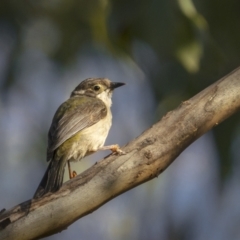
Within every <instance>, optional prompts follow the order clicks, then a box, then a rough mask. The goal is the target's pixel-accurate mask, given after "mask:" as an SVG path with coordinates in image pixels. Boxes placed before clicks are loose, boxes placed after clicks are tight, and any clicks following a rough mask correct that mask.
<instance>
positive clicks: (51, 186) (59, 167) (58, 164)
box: [33, 159, 66, 199]
mask: <svg viewBox="0 0 240 240" xmlns="http://www.w3.org/2000/svg"><path fill="white" fill-rule="evenodd" d="M65 165H66V161H64V160H63V159H59V160H54V159H52V161H51V162H50V163H49V165H48V168H47V170H46V172H45V174H44V176H43V178H42V180H41V182H40V184H39V186H38V188H37V190H36V192H35V193H34V196H33V198H35V199H36V198H40V197H42V196H43V195H45V194H46V193H48V192H56V191H58V190H59V188H60V187H61V186H62V184H63V176H64V170H65Z"/></svg>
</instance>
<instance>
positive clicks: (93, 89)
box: [34, 78, 124, 198]
mask: <svg viewBox="0 0 240 240" xmlns="http://www.w3.org/2000/svg"><path fill="white" fill-rule="evenodd" d="M122 85H124V84H123V83H114V82H111V81H110V80H108V79H105V78H96V79H86V80H84V81H83V82H81V83H80V84H79V85H78V86H77V87H76V88H75V90H74V91H73V92H72V94H71V96H70V98H69V99H68V100H67V101H66V102H64V103H63V104H62V105H61V106H60V107H59V108H58V109H57V111H56V113H55V115H54V117H53V120H52V124H51V127H50V129H49V132H48V148H47V161H50V163H49V166H48V168H47V171H46V173H45V175H44V177H43V179H42V181H41V182H40V185H39V187H38V189H37V190H36V192H35V194H34V198H39V197H41V196H43V195H44V194H46V193H48V192H55V191H57V190H58V189H59V188H60V187H61V186H62V183H63V175H64V169H65V166H66V163H67V161H78V160H81V159H82V158H83V157H84V156H86V155H89V154H91V153H93V152H95V151H97V150H98V149H99V148H101V147H103V145H104V142H105V140H106V137H107V135H108V132H109V129H110V127H111V123H112V114H111V110H110V107H111V103H112V102H111V96H112V91H113V89H114V88H117V87H120V86H122Z"/></svg>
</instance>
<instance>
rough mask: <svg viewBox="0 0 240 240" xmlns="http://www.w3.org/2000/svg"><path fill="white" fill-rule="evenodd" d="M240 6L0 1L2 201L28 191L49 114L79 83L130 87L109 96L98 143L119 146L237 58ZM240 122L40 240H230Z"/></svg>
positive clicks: (6, 203)
mask: <svg viewBox="0 0 240 240" xmlns="http://www.w3.org/2000/svg"><path fill="white" fill-rule="evenodd" d="M239 10H240V1H237V0H220V1H219V0H211V1H208V0H195V1H192V0H170V1H160V0H158V1H157V0H138V1H137V0H127V1H126V0H121V1H120V0H114V1H110V0H109V1H108V0H89V1H76V0H75V1H74V0H68V1H64V0H40V1H31V0H23V1H14V0H1V2H0V209H2V208H7V209H9V208H11V207H13V206H15V205H16V204H19V203H21V202H23V201H26V200H28V199H30V198H31V197H32V196H33V194H34V192H35V190H36V188H37V186H38V184H39V182H40V180H41V178H42V176H43V174H44V172H45V170H46V168H47V162H46V159H45V155H46V145H47V132H48V129H49V127H50V124H51V120H52V117H53V114H54V113H55V111H56V109H57V107H58V106H59V105H60V104H61V103H62V102H63V101H65V100H66V99H67V98H68V97H69V95H70V93H71V91H72V90H73V89H74V88H75V87H76V86H77V85H78V84H79V83H80V82H81V81H82V80H84V79H85V78H88V77H107V78H109V79H111V80H112V81H120V82H125V83H126V84H127V85H126V86H124V87H123V88H119V89H117V90H116V91H115V92H114V96H113V106H112V109H113V126H112V129H111V131H110V134H109V136H108V138H107V142H106V143H107V144H115V143H118V144H119V145H124V144H126V143H127V142H128V141H130V140H132V139H133V138H134V137H136V136H138V135H140V134H141V133H142V132H143V131H144V130H145V129H146V128H148V127H150V126H151V125H152V124H153V123H154V122H156V121H158V120H159V119H160V118H161V117H162V116H163V115H164V114H166V113H167V112H168V111H170V110H172V109H174V108H175V107H177V106H178V105H179V104H180V103H181V102H182V101H184V100H187V99H188V98H190V97H192V96H193V95H195V94H196V93H198V92H199V91H201V90H202V89H204V88H205V87H207V86H208V85H210V84H211V83H213V82H215V81H216V80H218V79H219V78H221V77H223V76H224V75H226V74H227V73H229V72H230V71H232V70H233V69H235V68H236V67H238V66H239V65H240V31H239V27H240V14H239ZM239 122H240V114H239V113H238V114H235V115H234V116H232V117H231V118H229V119H227V120H226V121H225V122H224V123H222V124H220V125H219V126H218V127H216V128H215V129H213V131H211V132H210V133H207V134H206V135H204V136H203V137H202V138H200V139H199V140H197V141H196V142H195V143H194V144H192V145H191V146H190V147H189V148H187V149H186V150H185V151H184V152H183V153H182V154H181V155H180V156H179V157H178V159H177V160H176V161H175V162H174V163H173V164H172V165H171V166H170V167H169V168H168V169H167V170H166V171H165V172H164V173H163V174H161V175H160V176H159V177H158V178H157V179H154V180H152V181H150V182H148V183H145V184H143V185H141V186H138V187H137V188H135V189H133V190H131V191H129V192H127V193H124V194H122V195H121V196H119V197H117V198H116V199H113V200H112V201H111V202H109V203H107V204H105V205H104V206H102V207H101V208H100V209H98V210H97V211H95V212H93V213H92V214H90V215H88V216H86V217H84V218H82V219H80V220H78V221H77V222H75V223H74V224H72V225H71V226H70V227H69V228H68V229H67V230H65V231H63V232H61V233H59V234H57V235H54V236H51V237H48V238H46V239H49V240H50V239H51V240H56V239H60V240H61V239H85V240H88V239H90V240H92V239H98V240H110V239H114V240H121V239H131V240H157V239H162V240H190V239H194V240H203V239H204V240H206V239H211V240H225V239H231V240H235V239H236V240H237V239H238V240H239V239H240V228H239V225H240V184H239V183H240V161H239V160H240V159H239V158H240V157H239V156H240V148H239V146H240V124H239ZM107 154H109V152H102V153H96V154H94V155H93V156H90V157H88V158H86V159H84V160H82V161H81V162H79V163H76V164H74V165H73V168H74V169H76V170H77V172H78V173H80V172H82V171H84V170H85V169H87V168H88V167H90V166H91V165H93V164H94V163H95V162H96V161H97V160H99V159H101V158H102V157H103V156H105V155H107ZM65 180H66V181H67V180H68V178H67V176H66V177H65ZM39 227H41V226H39Z"/></svg>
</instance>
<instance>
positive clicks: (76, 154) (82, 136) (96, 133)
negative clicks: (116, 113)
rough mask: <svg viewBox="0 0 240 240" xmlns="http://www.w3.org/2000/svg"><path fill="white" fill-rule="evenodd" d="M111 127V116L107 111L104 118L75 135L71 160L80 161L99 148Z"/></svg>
mask: <svg viewBox="0 0 240 240" xmlns="http://www.w3.org/2000/svg"><path fill="white" fill-rule="evenodd" d="M111 125H112V114H111V112H110V110H109V111H108V114H107V116H106V117H105V118H103V119H101V120H100V121H99V122H97V123H95V124H94V125H92V126H90V127H87V128H85V129H83V130H82V131H80V132H79V133H77V134H76V136H77V138H76V139H77V141H74V144H73V146H72V150H73V151H72V156H71V159H72V160H75V161H77V160H80V159H81V158H83V157H85V156H86V155H89V154H91V153H93V152H95V151H97V150H98V149H99V148H101V147H102V146H103V145H104V143H105V141H106V138H107V136H108V133H109V130H110V128H111Z"/></svg>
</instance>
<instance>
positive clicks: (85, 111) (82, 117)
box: [47, 97, 107, 160]
mask: <svg viewBox="0 0 240 240" xmlns="http://www.w3.org/2000/svg"><path fill="white" fill-rule="evenodd" d="M106 115H107V108H106V106H105V104H104V103H103V102H102V101H101V100H99V99H97V98H91V97H75V98H70V99H68V100H67V101H66V102H64V103H63V104H62V105H61V106H60V107H59V108H58V110H57V112H56V114H55V116H54V118H53V121H52V125H51V127H50V129H49V132H48V153H47V154H48V155H49V154H51V152H53V151H54V150H55V149H56V148H58V147H59V146H60V145H61V144H62V143H63V142H65V141H66V140H67V139H69V138H71V137H72V136H73V135H74V134H76V133H77V132H79V131H81V130H83V129H84V128H86V127H90V126H92V125H93V124H95V123H97V122H98V121H99V120H101V119H102V118H104V117H105V116H106ZM48 160H50V159H48Z"/></svg>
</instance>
